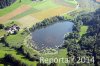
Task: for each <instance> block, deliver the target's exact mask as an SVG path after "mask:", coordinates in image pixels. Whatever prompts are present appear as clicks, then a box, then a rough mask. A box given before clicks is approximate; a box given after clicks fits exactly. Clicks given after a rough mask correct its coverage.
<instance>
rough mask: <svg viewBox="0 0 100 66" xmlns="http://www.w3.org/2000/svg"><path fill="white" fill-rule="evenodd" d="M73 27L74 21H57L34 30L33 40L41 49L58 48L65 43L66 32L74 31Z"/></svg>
mask: <svg viewBox="0 0 100 66" xmlns="http://www.w3.org/2000/svg"><path fill="white" fill-rule="evenodd" d="M72 27H73V23H72V22H68V21H63V22H57V23H55V24H52V25H50V26H47V27H46V28H41V29H38V30H35V31H34V32H32V40H33V41H35V43H36V44H37V46H38V47H39V49H44V48H56V47H58V46H61V45H62V44H63V41H64V34H66V33H69V32H72Z"/></svg>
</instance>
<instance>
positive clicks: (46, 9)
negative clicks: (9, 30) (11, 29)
mask: <svg viewBox="0 0 100 66" xmlns="http://www.w3.org/2000/svg"><path fill="white" fill-rule="evenodd" d="M73 2H76V1H74V0H73V1H70V3H69V0H66V1H64V0H62V1H61V0H44V1H39V2H32V1H30V0H25V1H22V2H21V3H19V0H17V1H16V2H15V3H14V4H12V5H11V6H10V7H6V8H4V9H1V10H0V13H1V14H0V16H1V17H0V19H1V21H0V22H1V23H6V22H9V21H12V20H13V21H17V22H19V23H21V24H22V26H23V27H28V26H30V25H32V24H35V23H36V22H38V21H41V20H43V19H45V18H49V17H52V16H56V15H61V14H64V13H67V12H69V11H71V10H73V9H74V7H75V5H74V6H73V4H72V3H73ZM65 4H66V5H65ZM72 6H73V7H72ZM23 7H24V8H23ZM27 17H28V19H27ZM34 19H35V20H34ZM27 22H28V23H27ZM29 22H30V24H29ZM34 22H35V23H34Z"/></svg>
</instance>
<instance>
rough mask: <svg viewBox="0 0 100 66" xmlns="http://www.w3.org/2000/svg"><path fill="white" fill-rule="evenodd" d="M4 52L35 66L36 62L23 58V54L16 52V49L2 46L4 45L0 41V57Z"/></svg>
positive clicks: (30, 65)
mask: <svg viewBox="0 0 100 66" xmlns="http://www.w3.org/2000/svg"><path fill="white" fill-rule="evenodd" d="M5 54H11V55H13V57H15V58H16V59H17V60H20V61H21V62H24V63H26V64H27V65H28V66H36V64H37V62H35V61H34V62H31V61H29V60H28V59H25V58H24V56H23V55H21V54H18V53H17V51H16V50H14V49H11V48H8V47H4V45H3V44H1V43H0V58H3V57H4V56H5ZM1 65H3V64H1ZM1 65H0V66H1Z"/></svg>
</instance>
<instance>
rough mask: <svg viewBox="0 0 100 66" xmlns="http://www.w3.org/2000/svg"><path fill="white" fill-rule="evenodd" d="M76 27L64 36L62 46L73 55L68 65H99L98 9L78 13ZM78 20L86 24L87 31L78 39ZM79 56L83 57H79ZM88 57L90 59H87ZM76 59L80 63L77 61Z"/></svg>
mask: <svg viewBox="0 0 100 66" xmlns="http://www.w3.org/2000/svg"><path fill="white" fill-rule="evenodd" d="M75 21H76V28H74V31H73V33H71V34H69V35H68V36H67V37H65V43H64V47H66V48H67V50H68V56H69V57H71V56H74V57H75V60H74V62H73V63H71V64H70V65H75V66H80V65H81V66H84V65H85V66H87V65H90V66H99V65H100V43H99V42H100V9H98V10H97V11H96V12H92V13H88V14H82V15H79V16H78V17H77V18H76V19H75ZM78 21H81V22H82V24H83V25H86V26H88V30H87V33H86V34H84V35H83V36H82V37H81V38H80V39H78V37H79V31H80V29H79V27H80V25H78ZM79 57H81V58H82V57H85V59H82V60H81V59H80V58H79ZM86 57H88V58H89V59H91V60H87V59H86ZM78 61H79V62H80V63H78Z"/></svg>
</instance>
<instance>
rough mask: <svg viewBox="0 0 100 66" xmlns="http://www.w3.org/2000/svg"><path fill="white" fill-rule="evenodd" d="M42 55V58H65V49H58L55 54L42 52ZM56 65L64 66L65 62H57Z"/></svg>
mask: <svg viewBox="0 0 100 66" xmlns="http://www.w3.org/2000/svg"><path fill="white" fill-rule="evenodd" d="M42 57H44V58H58V59H60V58H67V49H66V48H65V49H59V51H58V53H57V54H42ZM57 66H66V64H65V63H62V62H60V63H57Z"/></svg>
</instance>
